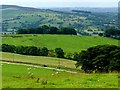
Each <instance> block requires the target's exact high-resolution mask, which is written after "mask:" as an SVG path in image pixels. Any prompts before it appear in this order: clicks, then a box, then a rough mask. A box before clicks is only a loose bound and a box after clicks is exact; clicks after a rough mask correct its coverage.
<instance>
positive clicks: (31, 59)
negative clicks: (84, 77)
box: [0, 52, 76, 69]
mask: <svg viewBox="0 0 120 90" xmlns="http://www.w3.org/2000/svg"><path fill="white" fill-rule="evenodd" d="M0 54H2V60H6V61H11V62H12V61H14V62H23V63H32V64H38V65H47V66H48V67H58V66H60V67H61V68H71V69H76V67H75V63H76V62H75V61H72V60H66V59H60V58H52V57H42V56H27V55H19V54H14V55H13V53H5V52H2V53H1V52H0ZM13 58H14V59H13Z"/></svg>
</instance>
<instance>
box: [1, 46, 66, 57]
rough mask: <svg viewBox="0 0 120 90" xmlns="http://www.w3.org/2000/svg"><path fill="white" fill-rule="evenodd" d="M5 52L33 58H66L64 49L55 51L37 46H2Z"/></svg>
mask: <svg viewBox="0 0 120 90" xmlns="http://www.w3.org/2000/svg"><path fill="white" fill-rule="evenodd" d="M1 47H2V50H1V51H3V52H11V53H17V54H23V55H33V56H51V57H58V58H64V54H65V53H64V51H63V49H62V48H55V50H54V51H53V50H48V48H47V47H35V46H14V45H8V44H2V45H1Z"/></svg>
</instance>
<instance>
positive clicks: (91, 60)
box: [74, 45, 120, 73]
mask: <svg viewBox="0 0 120 90" xmlns="http://www.w3.org/2000/svg"><path fill="white" fill-rule="evenodd" d="M74 59H76V61H77V63H76V67H79V66H81V65H82V69H83V70H84V71H85V72H87V73H92V72H112V71H120V47H118V46H115V45H98V46H95V47H91V48H88V49H87V50H86V51H81V52H80V53H79V54H75V56H74Z"/></svg>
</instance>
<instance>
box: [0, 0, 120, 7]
mask: <svg viewBox="0 0 120 90" xmlns="http://www.w3.org/2000/svg"><path fill="white" fill-rule="evenodd" d="M0 1H1V4H7V5H19V6H26V7H36V8H38V7H39V8H40V7H118V2H119V0H0Z"/></svg>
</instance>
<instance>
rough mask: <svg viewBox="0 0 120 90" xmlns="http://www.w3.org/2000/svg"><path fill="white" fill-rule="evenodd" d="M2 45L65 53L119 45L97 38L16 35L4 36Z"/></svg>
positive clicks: (113, 41)
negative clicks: (46, 49) (58, 49)
mask: <svg viewBox="0 0 120 90" xmlns="http://www.w3.org/2000/svg"><path fill="white" fill-rule="evenodd" d="M2 44H10V45H16V46H20V45H23V46H37V47H47V48H48V49H50V50H51V49H52V50H54V49H55V48H62V49H63V50H64V51H65V52H70V53H74V52H80V51H81V50H86V49H88V48H89V47H92V46H97V45H104V44H110V45H118V41H117V40H115V39H111V38H105V37H97V36H75V35H40V34H30V35H22V34H21V35H20V34H16V35H3V36H2Z"/></svg>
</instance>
